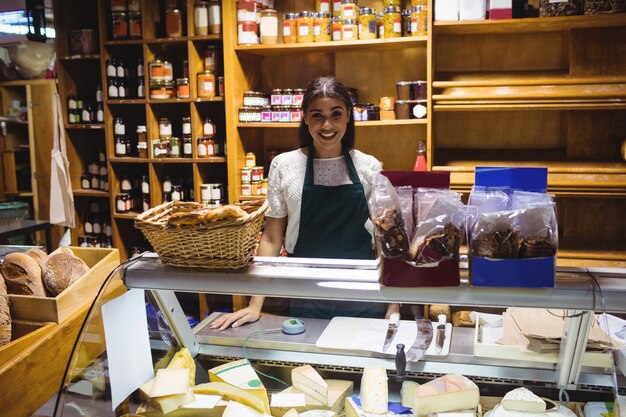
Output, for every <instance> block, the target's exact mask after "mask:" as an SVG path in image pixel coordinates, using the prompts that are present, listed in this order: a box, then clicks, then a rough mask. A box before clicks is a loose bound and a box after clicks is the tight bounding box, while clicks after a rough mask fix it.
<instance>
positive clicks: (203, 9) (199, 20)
mask: <svg viewBox="0 0 626 417" xmlns="http://www.w3.org/2000/svg"><path fill="white" fill-rule="evenodd" d="M193 28H194V32H195V35H196V36H206V35H208V34H209V2H206V1H197V2H195V3H194V4H193Z"/></svg>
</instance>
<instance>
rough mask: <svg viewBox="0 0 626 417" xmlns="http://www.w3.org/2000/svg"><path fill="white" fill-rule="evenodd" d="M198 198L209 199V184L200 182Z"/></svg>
mask: <svg viewBox="0 0 626 417" xmlns="http://www.w3.org/2000/svg"><path fill="white" fill-rule="evenodd" d="M200 198H201V199H202V201H207V200H210V199H211V184H202V185H201V186H200Z"/></svg>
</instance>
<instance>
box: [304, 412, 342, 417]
mask: <svg viewBox="0 0 626 417" xmlns="http://www.w3.org/2000/svg"><path fill="white" fill-rule="evenodd" d="M336 416H337V413H335V412H334V411H331V410H310V411H305V412H304V413H301V414H300V417H336Z"/></svg>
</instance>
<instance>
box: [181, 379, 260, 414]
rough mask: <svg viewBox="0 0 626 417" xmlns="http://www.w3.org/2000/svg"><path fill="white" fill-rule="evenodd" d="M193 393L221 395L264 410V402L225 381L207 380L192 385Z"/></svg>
mask: <svg viewBox="0 0 626 417" xmlns="http://www.w3.org/2000/svg"><path fill="white" fill-rule="evenodd" d="M193 392H194V393H195V394H207V395H221V396H222V397H224V399H227V400H233V401H238V402H240V403H242V404H244V405H247V406H250V407H252V408H254V409H256V410H258V411H260V412H265V404H263V401H262V400H260V399H259V398H258V397H256V396H254V395H252V394H250V393H249V392H246V391H244V390H242V389H241V388H237V387H235V386H233V385H230V384H227V383H225V382H207V383H205V384H200V385H196V386H195V387H193Z"/></svg>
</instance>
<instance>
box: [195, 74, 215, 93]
mask: <svg viewBox="0 0 626 417" xmlns="http://www.w3.org/2000/svg"><path fill="white" fill-rule="evenodd" d="M198 97H200V98H213V97H215V73H214V72H212V71H201V72H199V73H198Z"/></svg>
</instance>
